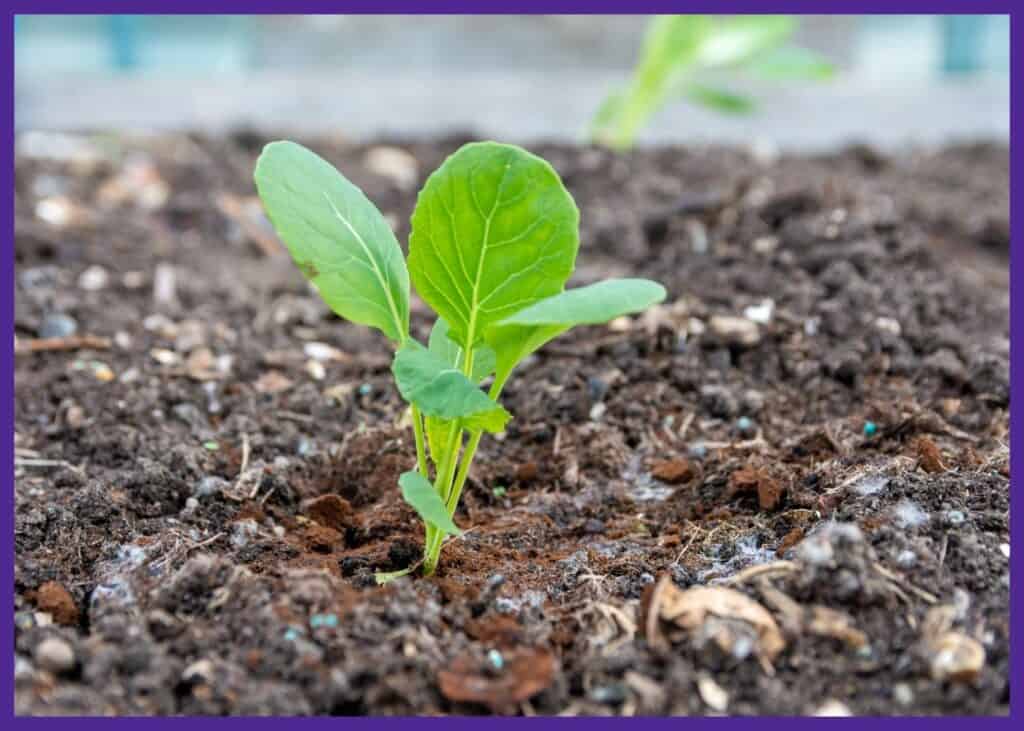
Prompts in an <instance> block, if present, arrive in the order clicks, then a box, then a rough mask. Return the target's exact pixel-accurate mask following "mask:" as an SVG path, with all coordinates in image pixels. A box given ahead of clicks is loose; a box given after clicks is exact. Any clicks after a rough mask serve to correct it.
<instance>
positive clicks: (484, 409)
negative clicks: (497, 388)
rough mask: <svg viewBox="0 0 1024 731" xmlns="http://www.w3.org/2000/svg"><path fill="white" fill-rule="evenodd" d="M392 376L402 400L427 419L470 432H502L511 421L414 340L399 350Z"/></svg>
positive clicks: (470, 383) (437, 357)
mask: <svg viewBox="0 0 1024 731" xmlns="http://www.w3.org/2000/svg"><path fill="white" fill-rule="evenodd" d="M391 372H392V373H393V374H394V375H395V382H396V383H397V384H398V390H399V392H401V394H402V398H404V399H405V400H406V401H408V402H409V403H411V404H415V405H416V406H418V407H419V409H420V411H422V412H423V414H424V415H425V416H428V417H431V416H433V417H437V418H439V419H443V420H448V421H451V420H454V419H458V420H459V421H460V423H461V424H462V425H463V426H464V427H465V428H467V429H469V430H471V431H478V430H481V429H482V430H484V431H489V432H499V431H501V430H502V429H504V428H505V424H506V423H507V422H508V420H509V419H510V418H511V414H509V413H508V412H507V411H505V409H504V408H502V406H501V405H500V404H497V403H495V402H494V401H493V400H491V399H490V398H489V397H488V396H487V394H485V393H484V392H483V391H481V390H480V388H479V386H477V385H476V384H475V383H473V382H472V381H470V380H469V379H468V378H466V377H465V376H464V375H463V374H462V372H461V371H459V370H458V369H456V368H452V366H451V365H450V364H449V363H447V362H446V361H445V360H444V359H442V358H441V357H439V356H438V355H437V354H436V353H432V352H430V351H429V350H427V349H426V348H424V347H423V346H422V345H420V344H419V343H417V342H416V341H415V340H410V341H408V342H407V343H406V344H405V345H403V346H402V347H401V348H399V349H398V352H397V353H395V360H394V362H393V363H392V364H391Z"/></svg>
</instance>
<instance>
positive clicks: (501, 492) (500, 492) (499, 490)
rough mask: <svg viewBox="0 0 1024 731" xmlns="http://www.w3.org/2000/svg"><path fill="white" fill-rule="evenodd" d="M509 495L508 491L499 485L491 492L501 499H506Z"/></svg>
mask: <svg viewBox="0 0 1024 731" xmlns="http://www.w3.org/2000/svg"><path fill="white" fill-rule="evenodd" d="M507 493H508V490H506V489H505V488H504V487H503V486H502V485H497V486H496V487H495V488H494V489H493V490H491V494H492V495H494V497H496V498H499V499H500V498H503V497H505V495H506V494H507Z"/></svg>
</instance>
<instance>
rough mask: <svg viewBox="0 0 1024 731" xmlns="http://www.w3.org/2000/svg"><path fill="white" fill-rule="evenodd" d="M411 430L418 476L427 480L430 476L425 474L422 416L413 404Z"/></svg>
mask: <svg viewBox="0 0 1024 731" xmlns="http://www.w3.org/2000/svg"><path fill="white" fill-rule="evenodd" d="M412 430H413V433H414V434H415V435H416V467H417V468H418V469H419V471H420V474H421V475H423V476H424V477H426V478H427V479H428V480H429V479H430V475H428V474H427V449H426V445H425V444H424V441H423V416H422V415H421V414H420V410H419V408H418V407H417V406H416V405H415V404H413V406H412Z"/></svg>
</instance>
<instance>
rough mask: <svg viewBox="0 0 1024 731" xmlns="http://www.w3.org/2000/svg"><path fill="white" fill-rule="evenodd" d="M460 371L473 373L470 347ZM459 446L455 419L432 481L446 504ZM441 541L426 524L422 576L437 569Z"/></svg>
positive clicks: (441, 538)
mask: <svg viewBox="0 0 1024 731" xmlns="http://www.w3.org/2000/svg"><path fill="white" fill-rule="evenodd" d="M462 372H463V373H464V374H465V375H466V377H467V378H468V377H470V376H471V375H472V373H473V351H472V349H467V350H465V351H464V356H463V359H462ZM461 447H462V429H461V428H460V427H459V422H458V420H457V419H456V420H455V421H453V422H452V425H451V427H450V428H449V430H448V438H447V439H446V440H445V453H444V462H443V464H442V466H441V468H440V469H439V470H438V474H437V481H436V482H435V483H434V489H435V490H437V494H438V495H440V496H441V499H442V500H444V501H445V504H446V505H447V503H448V498H449V494H450V491H451V487H452V478H453V477H454V476H455V467H456V465H457V464H458V460H459V452H460V450H461ZM449 512H450V511H449ZM443 541H444V533H442V532H441V531H431V526H429V525H428V526H427V536H426V541H425V543H424V545H423V575H424V576H430V575H431V574H433V573H434V571H435V570H436V569H437V561H438V559H439V558H440V556H441V543H442V542H443Z"/></svg>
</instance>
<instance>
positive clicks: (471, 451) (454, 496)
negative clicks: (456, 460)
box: [446, 431, 483, 515]
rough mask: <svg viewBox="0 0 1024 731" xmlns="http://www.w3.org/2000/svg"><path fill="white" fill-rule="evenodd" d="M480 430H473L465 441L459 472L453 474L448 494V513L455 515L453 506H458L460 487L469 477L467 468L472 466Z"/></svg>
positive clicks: (480, 435) (460, 493)
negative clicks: (453, 478)
mask: <svg viewBox="0 0 1024 731" xmlns="http://www.w3.org/2000/svg"><path fill="white" fill-rule="evenodd" d="M482 436H483V432H482V431H478V432H473V434H472V435H471V436H470V437H469V442H467V443H466V451H465V452H463V453H462V462H461V463H460V464H459V473H458V474H457V475H456V476H455V484H454V485H453V486H452V491H451V494H450V495H449V496H448V500H447V503H446V504H447V506H448V515H455V508H457V507H459V498H460V497H462V488H463V486H464V485H465V484H466V478H468V477H469V468H470V467H472V466H473V457H474V456H475V455H476V448H477V447H478V446H479V445H480V437H482Z"/></svg>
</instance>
